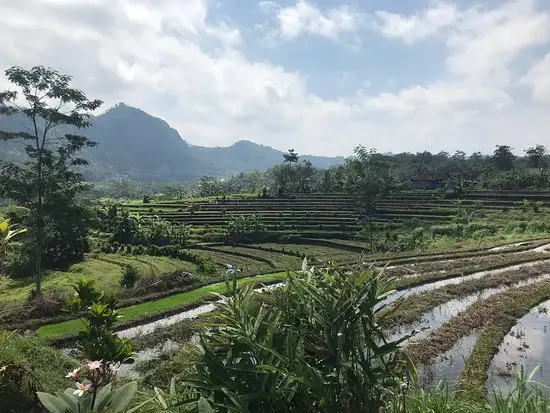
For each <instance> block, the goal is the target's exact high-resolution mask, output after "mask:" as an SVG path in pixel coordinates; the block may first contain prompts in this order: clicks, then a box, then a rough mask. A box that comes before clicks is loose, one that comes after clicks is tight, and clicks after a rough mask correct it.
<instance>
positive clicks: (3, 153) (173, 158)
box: [0, 104, 344, 181]
mask: <svg viewBox="0 0 550 413" xmlns="http://www.w3.org/2000/svg"><path fill="white" fill-rule="evenodd" d="M24 127H25V123H24V120H23V119H21V118H16V117H11V118H7V117H1V116H0V130H7V131H20V130H23V129H24ZM83 134H84V135H86V136H88V137H89V138H90V139H91V140H93V141H96V142H97V143H98V144H99V145H97V146H96V147H94V148H91V149H89V150H88V151H87V153H86V154H85V156H84V157H85V158H87V159H88V160H90V161H91V164H92V166H91V167H90V168H88V169H87V172H88V174H89V175H90V178H92V179H97V180H102V179H112V178H116V177H126V178H129V179H132V180H151V181H181V180H186V179H192V178H197V177H200V176H203V175H212V176H227V175H232V174H237V173H240V172H246V171H250V170H254V169H257V170H260V171H264V170H267V169H268V168H270V167H272V166H274V165H277V164H280V163H281V162H282V160H283V157H282V152H281V151H278V150H276V149H273V148H271V147H269V146H264V145H259V144H256V143H253V142H250V141H239V142H237V143H235V144H233V145H231V146H229V147H214V148H209V147H202V146H194V145H190V144H188V143H187V142H186V141H185V140H184V139H182V137H181V136H180V135H179V133H178V131H176V130H175V129H173V128H171V127H170V125H168V123H166V122H165V121H164V120H162V119H159V118H156V117H153V116H151V115H149V114H147V113H145V112H144V111H142V110H140V109H137V108H133V107H131V106H127V105H125V104H119V105H117V106H115V107H113V108H111V109H109V110H108V111H107V112H105V113H104V114H102V115H100V116H97V117H95V118H93V119H92V126H91V127H90V128H89V129H86V130H85V131H84V133H83ZM21 154H22V146H21V144H16V143H14V142H0V158H4V159H5V158H10V159H17V158H20V157H21ZM302 159H307V160H309V161H310V162H311V163H312V164H313V165H314V166H316V167H318V168H328V167H330V166H334V165H338V164H340V163H342V162H343V161H344V159H343V158H341V157H335V158H330V157H321V156H303V157H302Z"/></svg>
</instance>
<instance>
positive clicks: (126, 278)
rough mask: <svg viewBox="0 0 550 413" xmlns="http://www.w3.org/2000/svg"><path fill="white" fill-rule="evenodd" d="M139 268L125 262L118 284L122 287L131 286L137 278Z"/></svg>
mask: <svg viewBox="0 0 550 413" xmlns="http://www.w3.org/2000/svg"><path fill="white" fill-rule="evenodd" d="M139 276H140V274H139V270H138V269H137V268H136V267H134V266H133V265H131V264H125V265H124V267H123V269H122V276H121V277H120V286H121V287H123V288H132V287H133V286H134V285H135V284H136V282H137V280H138V279H139Z"/></svg>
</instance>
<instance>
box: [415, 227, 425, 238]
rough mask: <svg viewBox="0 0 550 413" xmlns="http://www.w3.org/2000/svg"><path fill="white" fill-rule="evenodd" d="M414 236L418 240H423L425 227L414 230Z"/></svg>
mask: <svg viewBox="0 0 550 413" xmlns="http://www.w3.org/2000/svg"><path fill="white" fill-rule="evenodd" d="M412 236H413V237H414V238H417V239H418V238H422V237H423V236H424V227H419V228H415V229H413V232H412Z"/></svg>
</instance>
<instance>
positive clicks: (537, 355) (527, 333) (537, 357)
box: [118, 243, 550, 390]
mask: <svg viewBox="0 0 550 413" xmlns="http://www.w3.org/2000/svg"><path fill="white" fill-rule="evenodd" d="M520 245H521V244H519V243H518V244H510V245H509V246H504V247H499V248H501V249H499V250H498V251H501V250H502V251H503V252H505V250H506V249H507V248H506V247H508V248H512V247H515V246H520ZM549 247H550V244H545V245H542V246H539V247H537V248H533V249H530V250H527V252H538V253H541V255H543V254H544V253H548V252H550V251H549V250H548V249H549ZM522 253H523V251H522ZM515 254H518V252H514V253H510V255H515ZM453 261H457V260H441V261H437V263H442V262H444V263H446V264H447V263H448V264H449V265H451V264H452V262H453ZM549 263H550V258H543V257H541V259H540V260H537V261H531V262H527V263H522V264H514V265H510V266H507V267H504V268H499V269H493V270H485V271H478V272H475V273H471V274H469V275H465V276H460V277H455V278H447V279H439V280H435V281H429V280H428V281H427V282H426V283H425V284H421V285H418V286H414V287H411V288H408V289H406V290H403V291H399V292H396V293H394V294H392V295H391V296H389V297H388V298H387V299H386V300H385V301H384V303H385V304H392V303H396V302H397V301H398V300H399V301H403V304H405V305H406V300H407V299H408V298H410V297H412V296H413V295H416V294H419V293H424V292H428V291H434V290H438V289H441V288H443V287H447V286H451V285H459V284H462V283H465V282H469V281H473V280H480V279H484V278H485V277H489V276H495V275H500V274H503V275H504V274H506V273H509V272H513V271H518V270H522V269H529V268H534V267H536V266H538V265H542V264H549ZM393 268H396V267H393ZM438 272H445V270H439V271H432V272H431V273H432V274H433V273H438ZM429 273H430V272H427V273H422V272H419V273H416V274H414V275H412V276H411V275H406V276H403V277H402V278H414V277H416V276H420V275H425V274H429ZM548 280H550V274H539V275H536V276H535V275H534V276H532V277H531V278H528V279H525V280H522V281H519V282H517V283H514V284H511V285H502V286H497V287H495V288H486V289H482V290H480V291H478V292H475V293H472V294H470V295H467V296H465V297H461V298H456V299H451V300H449V301H447V302H445V303H443V304H440V305H438V306H436V307H435V308H433V309H432V310H430V311H429V312H427V313H425V314H423V315H422V317H421V318H420V319H419V320H418V321H415V322H413V323H412V324H407V325H400V326H397V327H396V328H393V329H391V330H389V331H388V338H389V339H394V338H396V337H398V336H401V335H402V334H404V333H409V332H411V331H413V330H415V331H416V332H417V334H416V335H415V336H414V337H413V338H411V339H410V343H414V342H418V341H419V340H422V339H425V338H426V337H427V336H428V335H429V333H430V332H432V331H435V330H437V329H438V328H439V327H441V326H442V325H443V324H444V323H446V322H448V321H450V320H452V319H453V318H454V317H456V316H457V315H458V314H460V313H461V312H463V311H465V310H467V309H468V308H470V307H471V306H472V305H473V304H474V303H476V302H478V301H480V300H485V299H487V298H489V297H492V296H494V295H496V294H500V293H503V292H505V291H508V290H511V289H516V288H520V287H525V286H528V285H532V284H536V283H538V282H541V281H548ZM282 285H283V284H282V283H278V284H272V285H270V286H268V287H261V288H258V289H257V291H269V290H271V289H273V288H277V287H280V286H282ZM546 306H548V307H546ZM215 308H216V303H215V302H214V303H208V304H204V305H201V306H199V307H196V308H194V309H191V310H187V311H183V312H181V313H177V314H175V315H171V316H169V317H166V318H163V319H159V320H156V321H153V322H150V323H145V324H142V325H139V326H136V327H131V328H127V329H124V330H121V331H119V332H118V334H119V336H121V337H126V338H135V337H138V336H146V335H149V334H153V333H154V332H155V331H156V330H157V329H159V328H165V327H168V326H171V325H174V324H176V323H178V322H181V321H183V320H192V319H194V318H196V317H198V316H200V315H203V314H207V313H210V312H212V311H214V310H215ZM541 308H542V307H541ZM544 308H550V302H548V303H547V304H545V306H544ZM549 323H550V318H549V317H547V316H546V314H543V313H541V312H540V311H538V310H537V309H535V310H533V311H531V312H530V313H529V314H527V315H526V316H525V317H523V318H522V319H521V320H519V321H518V325H517V326H516V327H515V328H514V329H512V331H514V332H516V331H521V332H522V334H518V338H515V335H516V333H514V337H512V336H509V337H507V339H506V340H505V342H504V343H503V344H502V348H501V352H500V353H499V354H498V355H497V356H496V357H495V359H494V361H493V364H492V365H491V368H490V370H489V378H490V382H491V385H493V383H494V384H495V385H498V386H499V387H501V388H503V389H505V390H506V389H508V388H509V386H510V384H509V380H506V379H507V378H509V377H504V376H505V374H503V366H504V368H506V369H508V370H513V369H514V368H517V366H519V365H522V364H523V365H526V368H529V367H534V366H536V365H538V364H544V362H545V361H548V365H550V351H546V346H545V340H544V339H545V338H546V336H545V334H546V326H547V325H548V324H549ZM478 336H479V331H472V332H471V333H470V334H469V335H466V336H463V337H460V338H458V339H457V341H456V342H455V343H454V345H453V346H452V348H451V349H449V350H448V351H446V352H444V353H442V354H440V355H439V356H438V357H437V359H434V360H432V361H431V362H430V363H428V364H426V365H421V366H419V368H418V371H419V376H420V382H421V384H422V385H423V386H424V387H431V386H433V385H434V383H438V382H439V381H441V380H446V381H448V382H449V384H450V386H451V387H454V386H456V379H457V378H458V376H459V375H460V373H461V371H462V369H463V367H464V362H465V360H466V359H467V358H468V357H469V355H470V352H471V350H472V348H473V347H474V345H475V343H476V341H477V338H478ZM513 340H515V341H513ZM526 340H529V344H528V345H525V343H526ZM179 346H180V344H179V343H176V342H173V341H171V340H168V341H166V342H164V343H160V344H158V345H156V346H155V347H153V348H146V349H143V350H141V351H139V352H138V353H137V354H136V357H135V359H136V362H138V363H139V362H143V361H148V360H151V359H155V358H158V357H160V356H162V355H170V354H172V353H174V352H175V351H176V350H177V349H178V348H179ZM520 348H521V349H520ZM549 350H550V349H549ZM526 354H528V355H529V359H528V360H527V361H528V362H527V363H526V358H527V357H526ZM510 366H511V367H510ZM119 374H120V375H122V376H128V377H135V376H137V375H138V373H137V372H136V370H135V366H134V365H125V366H122V368H121V369H120V372H119ZM511 374H512V375H513V372H512V373H511ZM538 377H540V378H541V379H542V380H543V381H544V383H547V384H550V374H547V373H546V372H544V370H542V371H541V372H540V373H539V376H538Z"/></svg>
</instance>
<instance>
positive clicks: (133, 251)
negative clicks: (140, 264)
mask: <svg viewBox="0 0 550 413" xmlns="http://www.w3.org/2000/svg"><path fill="white" fill-rule="evenodd" d="M139 247H141V250H140V249H139ZM131 251H132V255H141V254H142V253H143V247H142V246H141V245H139V246H137V245H136V246H134V247H132V249H131ZM140 251H141V252H140Z"/></svg>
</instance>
